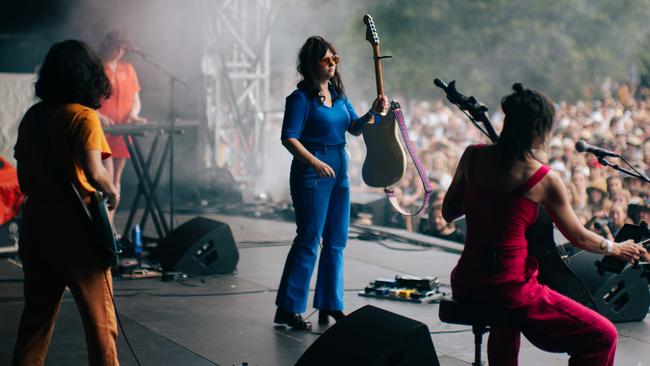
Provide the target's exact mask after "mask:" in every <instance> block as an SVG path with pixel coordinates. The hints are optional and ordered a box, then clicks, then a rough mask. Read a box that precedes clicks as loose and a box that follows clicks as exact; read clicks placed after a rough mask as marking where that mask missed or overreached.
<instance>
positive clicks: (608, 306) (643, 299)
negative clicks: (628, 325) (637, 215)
mask: <svg viewBox="0 0 650 366" xmlns="http://www.w3.org/2000/svg"><path fill="white" fill-rule="evenodd" d="M602 260H603V255H602V254H595V253H590V252H587V251H582V252H579V253H577V254H576V255H574V256H571V257H570V258H569V262H568V265H569V267H570V268H571V269H572V270H573V272H575V274H576V275H577V276H578V278H579V279H580V280H581V281H582V283H583V284H584V286H585V288H586V289H587V290H588V291H589V293H590V294H591V295H592V297H593V299H594V304H595V307H596V308H595V310H596V311H597V312H598V313H599V314H601V315H602V316H604V317H606V318H607V319H609V320H611V321H613V322H626V321H639V320H643V319H644V318H645V317H646V315H647V314H648V307H649V306H650V292H649V291H648V282H647V280H646V278H645V273H644V270H643V268H641V267H640V266H633V265H630V264H628V265H626V266H625V267H624V268H623V269H622V270H621V272H620V273H615V272H609V271H603V270H599V268H598V264H599V263H600V262H601V261H602Z"/></svg>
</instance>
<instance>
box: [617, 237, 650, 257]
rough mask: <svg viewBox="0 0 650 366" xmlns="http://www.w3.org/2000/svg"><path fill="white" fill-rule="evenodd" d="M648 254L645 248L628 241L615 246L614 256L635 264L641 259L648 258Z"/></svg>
mask: <svg viewBox="0 0 650 366" xmlns="http://www.w3.org/2000/svg"><path fill="white" fill-rule="evenodd" d="M647 254H648V252H647V251H646V250H645V248H644V247H643V246H641V245H639V244H637V243H635V242H634V240H632V239H630V240H626V241H624V242H621V243H616V244H614V251H613V252H612V255H613V256H614V257H616V258H618V259H620V260H623V261H626V262H630V263H635V262H638V261H639V259H641V258H644V257H645V256H647Z"/></svg>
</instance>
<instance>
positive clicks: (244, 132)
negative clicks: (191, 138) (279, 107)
mask: <svg viewBox="0 0 650 366" xmlns="http://www.w3.org/2000/svg"><path fill="white" fill-rule="evenodd" d="M207 8H208V11H209V19H210V20H209V24H208V35H207V37H206V39H207V42H206V47H205V52H204V56H203V61H202V71H203V74H204V80H205V97H206V100H205V102H206V103H205V107H206V117H207V122H208V129H209V131H210V133H211V136H210V138H209V140H210V141H211V143H210V151H209V155H210V157H209V159H208V165H210V166H214V165H216V166H219V167H226V168H228V169H229V170H230V171H231V173H232V174H233V176H234V177H235V178H236V179H238V180H240V181H247V180H249V179H250V178H252V177H253V176H254V175H257V174H262V169H263V167H264V161H263V159H264V154H263V153H262V151H263V149H264V146H263V142H264V138H263V136H262V135H261V134H262V131H263V126H264V122H265V115H266V113H265V111H266V110H267V109H268V108H267V103H268V100H269V91H270V53H271V38H270V25H271V23H272V20H273V10H272V7H271V0H221V1H219V0H208V1H207Z"/></svg>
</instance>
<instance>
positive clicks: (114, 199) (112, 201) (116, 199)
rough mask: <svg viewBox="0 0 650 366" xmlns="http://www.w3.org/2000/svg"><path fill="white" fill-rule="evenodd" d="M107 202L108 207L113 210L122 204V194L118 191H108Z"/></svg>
mask: <svg viewBox="0 0 650 366" xmlns="http://www.w3.org/2000/svg"><path fill="white" fill-rule="evenodd" d="M106 204H107V205H108V209H109V210H111V211H113V210H115V209H116V208H117V206H118V205H119V204H120V195H119V193H117V192H106Z"/></svg>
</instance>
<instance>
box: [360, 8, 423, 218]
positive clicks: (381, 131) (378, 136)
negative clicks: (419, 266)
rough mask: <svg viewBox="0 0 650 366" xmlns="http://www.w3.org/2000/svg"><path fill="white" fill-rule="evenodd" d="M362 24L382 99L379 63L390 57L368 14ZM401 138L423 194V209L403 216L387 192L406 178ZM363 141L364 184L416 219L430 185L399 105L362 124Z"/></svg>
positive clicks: (391, 195) (381, 79)
mask: <svg viewBox="0 0 650 366" xmlns="http://www.w3.org/2000/svg"><path fill="white" fill-rule="evenodd" d="M363 22H364V24H365V25H366V40H367V41H368V42H370V44H371V45H372V52H373V59H374V61H375V62H374V63H375V82H376V84H377V95H378V96H384V79H383V76H382V71H381V59H382V58H387V57H391V56H382V55H381V50H380V47H379V35H378V34H377V28H376V27H375V22H374V20H373V19H372V17H371V16H370V15H367V14H366V15H364V16H363ZM377 119H379V120H377ZM400 134H401V135H402V139H403V140H404V142H405V143H406V147H407V149H408V152H409V154H410V155H411V158H412V159H413V162H414V163H415V167H416V169H417V171H418V174H419V175H420V179H421V180H422V185H423V186H424V191H425V197H424V200H423V203H422V206H421V207H420V208H419V209H418V210H416V211H415V212H406V211H405V210H404V209H402V207H401V206H400V204H399V202H398V201H397V198H396V197H395V194H394V192H393V191H392V190H391V189H390V188H389V187H390V186H392V185H394V184H395V183H397V182H399V181H400V179H402V178H403V177H404V175H405V174H406V166H407V160H406V151H404V147H403V146H402V142H401V141H400ZM363 140H364V142H365V144H366V158H365V160H364V162H363V167H362V169H361V176H362V178H363V181H364V182H365V183H366V184H367V185H368V186H370V187H375V188H384V192H385V193H386V195H387V196H388V200H389V202H390V203H391V205H392V206H393V207H394V208H395V210H397V211H398V212H399V213H401V214H402V215H405V216H413V215H417V214H418V213H419V212H420V211H421V210H422V209H423V208H424V207H425V206H426V204H427V202H428V200H429V194H430V193H431V185H430V184H429V179H428V178H427V176H426V172H425V171H424V169H422V166H421V163H420V161H419V159H418V157H417V155H415V153H414V151H413V148H412V146H411V142H410V139H409V137H408V133H407V131H406V124H405V123H404V117H403V116H402V111H401V108H400V105H399V103H397V102H395V101H391V103H390V108H389V110H388V112H387V113H386V114H385V115H381V116H380V115H375V121H374V122H373V123H366V124H364V126H363Z"/></svg>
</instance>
